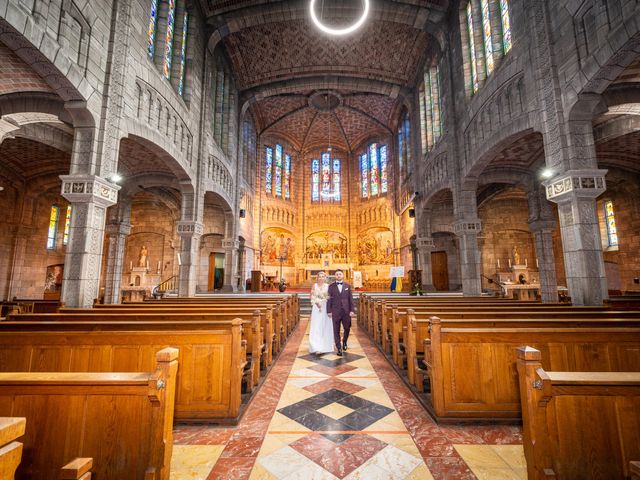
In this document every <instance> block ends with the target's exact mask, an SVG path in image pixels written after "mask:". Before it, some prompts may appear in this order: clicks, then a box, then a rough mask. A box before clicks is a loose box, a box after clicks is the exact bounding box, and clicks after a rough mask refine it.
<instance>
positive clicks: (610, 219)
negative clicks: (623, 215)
mask: <svg viewBox="0 0 640 480" xmlns="http://www.w3.org/2000/svg"><path fill="white" fill-rule="evenodd" d="M604 215H605V220H606V222H607V239H608V241H609V246H610V247H617V246H618V229H617V228H616V216H615V214H614V213H613V202H612V201H611V200H607V201H606V202H604Z"/></svg>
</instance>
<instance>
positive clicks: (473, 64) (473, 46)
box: [467, 0, 479, 93]
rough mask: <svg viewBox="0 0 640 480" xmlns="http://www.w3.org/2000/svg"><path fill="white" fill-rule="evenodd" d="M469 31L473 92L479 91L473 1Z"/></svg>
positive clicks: (469, 10) (470, 8) (468, 25)
mask: <svg viewBox="0 0 640 480" xmlns="http://www.w3.org/2000/svg"><path fill="white" fill-rule="evenodd" d="M467 31H468V33H469V44H468V47H469V61H470V63H471V88H472V90H473V92H474V93H475V92H477V91H478V87H479V82H478V70H477V68H476V41H475V38H474V33H475V32H474V29H473V10H472V7H471V0H469V3H467Z"/></svg>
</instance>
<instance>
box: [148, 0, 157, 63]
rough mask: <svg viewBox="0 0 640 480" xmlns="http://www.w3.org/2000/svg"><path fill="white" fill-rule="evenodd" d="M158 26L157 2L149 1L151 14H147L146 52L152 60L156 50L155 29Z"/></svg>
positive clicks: (154, 0) (155, 0)
mask: <svg viewBox="0 0 640 480" xmlns="http://www.w3.org/2000/svg"><path fill="white" fill-rule="evenodd" d="M157 26H158V0H151V13H150V14H149V28H148V29H147V44H148V45H147V52H148V53H149V56H150V57H151V58H153V54H154V53H155V50H156V45H155V43H156V28H157Z"/></svg>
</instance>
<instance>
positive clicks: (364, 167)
mask: <svg viewBox="0 0 640 480" xmlns="http://www.w3.org/2000/svg"><path fill="white" fill-rule="evenodd" d="M360 189H361V192H362V198H367V197H368V196H369V158H368V157H367V154H366V153H363V154H362V155H360Z"/></svg>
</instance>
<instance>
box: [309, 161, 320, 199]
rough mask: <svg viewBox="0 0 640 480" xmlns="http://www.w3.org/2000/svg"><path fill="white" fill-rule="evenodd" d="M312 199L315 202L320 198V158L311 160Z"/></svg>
mask: <svg viewBox="0 0 640 480" xmlns="http://www.w3.org/2000/svg"><path fill="white" fill-rule="evenodd" d="M311 200H313V201H314V202H317V201H318V200H320V161H319V160H318V159H314V160H312V161H311Z"/></svg>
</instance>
